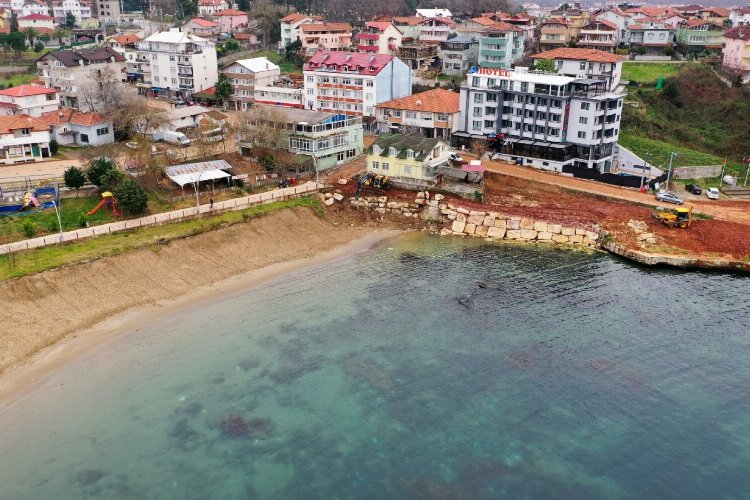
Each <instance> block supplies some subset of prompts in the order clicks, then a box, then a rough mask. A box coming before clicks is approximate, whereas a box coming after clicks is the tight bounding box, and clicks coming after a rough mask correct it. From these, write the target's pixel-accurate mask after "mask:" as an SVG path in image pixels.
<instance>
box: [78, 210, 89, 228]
mask: <svg viewBox="0 0 750 500" xmlns="http://www.w3.org/2000/svg"><path fill="white" fill-rule="evenodd" d="M88 223H89V219H88V217H87V216H86V212H81V215H79V216H78V225H79V226H80V227H86V226H87V225H88Z"/></svg>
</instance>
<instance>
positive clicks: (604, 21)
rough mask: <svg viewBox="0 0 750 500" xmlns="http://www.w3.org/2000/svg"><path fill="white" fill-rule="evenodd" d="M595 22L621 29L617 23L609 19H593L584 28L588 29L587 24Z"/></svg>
mask: <svg viewBox="0 0 750 500" xmlns="http://www.w3.org/2000/svg"><path fill="white" fill-rule="evenodd" d="M593 24H603V25H604V26H606V27H608V28H611V29H613V30H619V29H620V28H619V27H618V26H617V25H616V24H615V23H613V22H612V21H607V20H606V19H597V20H595V21H591V22H590V23H588V24H587V25H586V26H584V27H583V29H586V27H587V26H591V25H593Z"/></svg>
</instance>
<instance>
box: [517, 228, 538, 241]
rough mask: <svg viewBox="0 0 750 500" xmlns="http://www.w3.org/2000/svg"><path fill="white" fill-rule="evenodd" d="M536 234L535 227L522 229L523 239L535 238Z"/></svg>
mask: <svg viewBox="0 0 750 500" xmlns="http://www.w3.org/2000/svg"><path fill="white" fill-rule="evenodd" d="M536 234H537V233H536V231H534V230H533V229H521V239H522V240H535V239H536Z"/></svg>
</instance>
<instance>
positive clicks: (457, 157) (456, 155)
mask: <svg viewBox="0 0 750 500" xmlns="http://www.w3.org/2000/svg"><path fill="white" fill-rule="evenodd" d="M448 158H450V159H451V161H464V159H463V158H462V157H461V154H460V153H451V154H449V155H448Z"/></svg>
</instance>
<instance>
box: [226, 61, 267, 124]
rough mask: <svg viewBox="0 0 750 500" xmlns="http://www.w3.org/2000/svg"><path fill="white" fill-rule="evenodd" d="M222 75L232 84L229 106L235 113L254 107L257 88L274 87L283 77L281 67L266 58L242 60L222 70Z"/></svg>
mask: <svg viewBox="0 0 750 500" xmlns="http://www.w3.org/2000/svg"><path fill="white" fill-rule="evenodd" d="M220 73H221V74H222V75H224V76H226V77H227V78H228V79H229V81H230V82H231V84H232V95H231V96H230V97H229V101H228V106H229V109H233V110H235V111H240V110H246V109H248V107H250V106H252V104H253V102H255V94H256V88H257V87H258V86H268V85H272V84H273V82H275V81H277V80H278V79H279V77H280V76H281V71H280V69H279V67H278V66H277V65H275V64H274V63H272V62H271V61H269V60H268V59H267V58H265V57H254V58H252V59H240V60H238V61H235V62H233V63H232V64H230V65H228V66H225V67H224V68H222V69H221V71H220Z"/></svg>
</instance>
